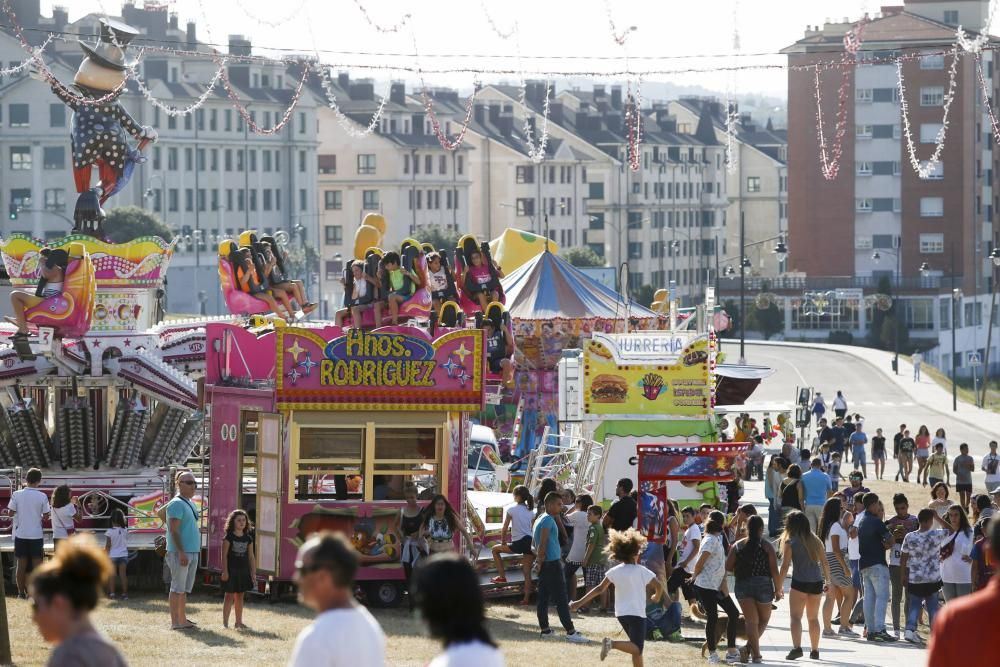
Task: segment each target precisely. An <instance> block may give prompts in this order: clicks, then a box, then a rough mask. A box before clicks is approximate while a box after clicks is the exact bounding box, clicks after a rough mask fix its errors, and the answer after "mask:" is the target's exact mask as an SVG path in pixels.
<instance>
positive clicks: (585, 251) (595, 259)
mask: <svg viewBox="0 0 1000 667" xmlns="http://www.w3.org/2000/svg"><path fill="white" fill-rule="evenodd" d="M561 254H562V258H563V259H565V260H566V261H567V262H569V263H570V264H572V265H573V266H577V267H588V266H604V260H603V259H602V258H601V256H600V255H598V254H597V253H596V252H594V249H593V248H591V247H590V246H579V247H576V248H567V249H564V250H563V251H562V253H561Z"/></svg>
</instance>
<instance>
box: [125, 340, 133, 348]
mask: <svg viewBox="0 0 1000 667" xmlns="http://www.w3.org/2000/svg"><path fill="white" fill-rule="evenodd" d="M125 347H132V341H131V339H128V338H126V339H125Z"/></svg>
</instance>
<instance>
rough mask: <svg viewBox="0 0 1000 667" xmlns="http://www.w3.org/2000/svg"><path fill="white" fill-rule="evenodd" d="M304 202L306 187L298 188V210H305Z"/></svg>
mask: <svg viewBox="0 0 1000 667" xmlns="http://www.w3.org/2000/svg"><path fill="white" fill-rule="evenodd" d="M375 192H376V193H377V192H378V190H376V191H375ZM376 196H377V195H376ZM306 204H307V202H306V189H305V188H299V210H300V211H305V210H306V209H307V208H308V206H307V205H306Z"/></svg>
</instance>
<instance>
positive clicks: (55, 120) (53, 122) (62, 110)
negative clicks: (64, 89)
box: [49, 102, 66, 127]
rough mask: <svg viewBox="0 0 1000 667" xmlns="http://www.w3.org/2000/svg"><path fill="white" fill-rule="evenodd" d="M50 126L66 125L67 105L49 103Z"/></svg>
mask: <svg viewBox="0 0 1000 667" xmlns="http://www.w3.org/2000/svg"><path fill="white" fill-rule="evenodd" d="M49 127H66V105H65V104H62V103H61V102H60V103H59V104H50V105H49Z"/></svg>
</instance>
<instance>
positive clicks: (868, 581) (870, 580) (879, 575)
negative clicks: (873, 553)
mask: <svg viewBox="0 0 1000 667" xmlns="http://www.w3.org/2000/svg"><path fill="white" fill-rule="evenodd" d="M861 581H862V583H863V584H864V586H865V601H864V610H865V627H867V628H868V632H885V612H886V609H888V608H889V567H888V566H886V565H871V566H869V567H866V568H865V569H863V570H861Z"/></svg>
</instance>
